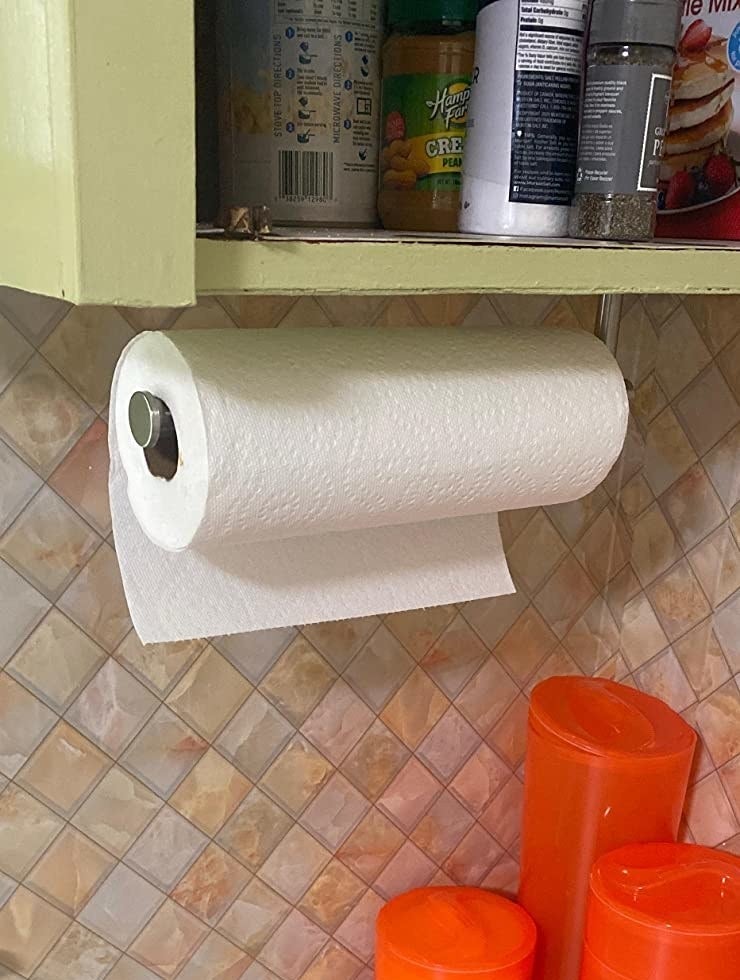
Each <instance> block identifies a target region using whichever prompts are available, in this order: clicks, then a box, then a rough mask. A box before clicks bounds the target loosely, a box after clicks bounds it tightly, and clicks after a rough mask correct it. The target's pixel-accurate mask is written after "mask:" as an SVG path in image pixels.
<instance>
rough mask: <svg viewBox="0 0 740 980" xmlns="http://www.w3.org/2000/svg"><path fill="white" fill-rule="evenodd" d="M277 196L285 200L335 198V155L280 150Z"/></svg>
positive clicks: (313, 151)
mask: <svg viewBox="0 0 740 980" xmlns="http://www.w3.org/2000/svg"><path fill="white" fill-rule="evenodd" d="M278 197H279V198H280V199H281V200H284V201H308V200H310V201H331V200H333V198H334V154H333V153H319V152H318V151H317V150H281V151H280V153H279V156H278Z"/></svg>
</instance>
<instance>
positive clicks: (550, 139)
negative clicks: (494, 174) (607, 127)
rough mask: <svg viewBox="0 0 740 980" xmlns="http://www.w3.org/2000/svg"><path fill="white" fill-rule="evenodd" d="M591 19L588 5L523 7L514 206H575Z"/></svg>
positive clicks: (575, 1) (543, 1)
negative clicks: (581, 97)
mask: <svg viewBox="0 0 740 980" xmlns="http://www.w3.org/2000/svg"><path fill="white" fill-rule="evenodd" d="M587 16H588V2H587V0H537V2H528V0H520V2H519V25H518V37H517V48H516V72H515V76H514V112H513V118H512V144H511V145H512V151H511V186H510V189H509V198H510V200H512V201H517V202H521V203H525V204H527V203H528V204H560V205H568V204H570V202H571V199H572V197H573V186H574V181H575V169H576V155H577V151H578V114H579V109H580V95H581V79H582V71H583V51H584V40H585V32H586V21H587Z"/></svg>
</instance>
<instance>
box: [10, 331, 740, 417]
mask: <svg viewBox="0 0 740 980" xmlns="http://www.w3.org/2000/svg"><path fill="white" fill-rule="evenodd" d="M717 363H718V364H719V366H720V370H721V371H722V374H724V376H725V378H726V379H727V383H728V384H729V386H730V388H732V391H733V394H734V395H735V398H736V399H737V400H738V401H740V338H738V337H736V338H735V339H734V340H733V341H732V343H730V344H728V345H727V347H725V348H724V350H723V351H722V352H721V353H720V355H719V357H718V358H717ZM16 381H17V379H16Z"/></svg>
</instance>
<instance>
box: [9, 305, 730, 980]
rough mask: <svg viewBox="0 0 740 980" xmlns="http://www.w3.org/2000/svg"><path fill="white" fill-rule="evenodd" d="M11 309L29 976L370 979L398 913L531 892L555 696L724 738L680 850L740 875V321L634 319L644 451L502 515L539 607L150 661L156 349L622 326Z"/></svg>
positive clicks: (424, 310)
mask: <svg viewBox="0 0 740 980" xmlns="http://www.w3.org/2000/svg"><path fill="white" fill-rule="evenodd" d="M0 313H2V315H1V316H0V624H1V625H2V629H1V630H0V666H2V667H3V670H2V672H0V774H1V775H0V977H2V978H3V980H11V978H13V980H15V978H17V977H18V976H20V977H26V978H30V977H33V978H34V980H103V978H104V977H108V978H110V980H153V978H154V977H160V978H164V980H174V978H178V980H274V978H275V977H277V978H279V980H299V978H305V980H355V978H360V980H369V978H370V977H371V976H372V957H373V920H374V917H375V914H376V912H377V911H378V909H379V907H380V906H381V904H382V903H383V902H384V901H385V900H386V899H387V898H389V897H390V896H392V895H395V894H397V893H398V892H400V891H403V890H405V889H407V888H410V887H413V886H415V885H421V884H425V883H427V882H460V883H466V884H475V885H483V886H484V887H487V888H493V889H498V890H501V891H503V892H505V893H509V894H510V893H513V892H515V890H516V887H517V874H518V865H517V859H518V825H519V814H520V806H521V799H522V781H521V780H522V762H523V758H524V751H525V733H526V714H527V699H528V695H529V693H530V691H531V689H532V687H533V685H534V684H535V683H537V681H538V680H540V679H542V678H544V677H547V676H549V675H551V674H556V673H572V674H576V673H584V674H599V675H605V676H609V677H614V678H617V679H619V680H621V681H624V682H625V683H629V684H635V685H637V686H639V687H640V688H642V689H643V690H645V691H648V692H650V693H653V694H656V695H658V696H660V697H662V698H664V699H665V700H667V701H668V702H669V703H670V704H671V705H672V706H673V707H674V708H675V709H676V710H677V711H680V712H681V713H682V714H683V715H684V717H685V718H686V719H687V720H688V721H689V722H690V723H691V724H692V725H694V726H695V727H696V728H697V729H698V731H699V733H700V735H701V743H702V747H701V752H700V754H699V755H698V758H697V760H696V766H695V772H694V778H693V785H692V789H691V793H690V798H689V801H688V806H687V811H686V818H685V823H684V828H683V835H684V837H685V838H686V839H687V840H697V841H699V842H702V843H705V844H709V845H713V846H724V847H727V848H729V849H732V850H734V851H735V852H738V853H740V689H739V688H738V679H740V551H739V550H738V541H740V504H739V501H740V405H739V400H740V297H738V298H736V297H732V296H728V297H720V298H711V299H710V298H702V297H691V298H686V299H683V300H681V301H680V300H679V298H678V297H673V296H650V297H647V296H646V297H632V298H629V299H627V300H626V302H625V306H624V313H623V319H622V329H621V335H620V341H619V351H618V356H619V361H620V363H621V365H622V368H623V370H624V372H625V375H626V376H627V377H628V378H629V380H630V382H631V383H632V385H633V386H634V389H635V394H634V401H633V417H632V421H631V426H630V432H629V437H628V440H627V445H626V448H625V451H624V454H623V456H622V458H621V460H620V461H619V463H618V464H617V466H616V467H615V468H614V470H613V471H612V473H611V474H610V475H609V477H608V478H607V479H606V481H605V482H604V484H603V485H602V486H601V487H599V488H598V489H597V490H596V491H595V492H594V493H592V494H591V495H590V496H589V497H587V498H586V499H584V500H581V501H578V502H577V503H573V504H567V505H561V506H557V507H550V508H547V509H545V510H526V511H517V512H512V513H508V514H505V515H503V516H502V531H503V536H504V541H505V545H506V548H507V553H508V556H509V560H510V564H511V568H512V572H513V574H514V576H515V578H516V580H517V582H518V584H519V589H520V590H519V592H518V593H517V594H516V595H515V596H509V597H504V598H500V599H490V600H483V601H479V602H471V603H467V604H463V605H460V606H459V607H458V606H445V607H442V608H438V609H430V610H424V611H417V612H409V613H403V614H397V615H391V616H385V617H374V616H373V617H368V618H365V619H360V620H354V621H348V622H342V623H333V624H327V625H320V626H310V627H304V628H299V627H296V628H291V629H281V630H272V631H269V632H263V633H256V634H249V635H242V636H235V637H229V638H219V637H215V638H213V639H212V640H211V641H210V642H206V641H202V642H190V643H177V644H164V645H159V646H154V647H148V648H144V647H142V645H141V644H140V643H139V641H138V640H137V638H136V636H135V634H134V633H133V632H132V630H131V624H130V620H129V618H128V614H127V609H126V603H125V599H124V596H123V593H122V589H121V584H120V581H119V577H118V570H117V563H116V557H115V552H114V550H113V542H112V538H111V524H110V513H109V510H108V501H107V490H106V482H107V466H108V458H107V442H106V440H107V426H106V402H107V395H108V387H109V384H110V380H111V376H112V372H113V367H114V364H115V361H116V358H117V356H118V354H119V352H120V350H121V348H122V347H123V345H124V344H125V343H126V342H127V341H128V340H129V339H130V338H131V337H132V336H133V335H134V334H135V333H136V332H138V331H140V330H148V329H171V330H180V329H188V328H192V327H232V326H234V325H236V326H241V327H255V326H258V327H275V326H279V325H280V324H293V325H305V326H336V327H346V328H351V327H353V326H358V325H364V324H378V325H386V324H387V325H390V324H395V325H410V324H424V323H441V324H446V325H448V326H449V327H450V328H455V327H458V326H460V325H464V324H474V325H476V326H487V325H493V324H496V323H499V322H502V321H508V322H513V323H516V322H532V321H536V322H539V323H541V324H542V326H543V329H559V328H563V327H566V328H567V327H574V328H581V329H592V328H593V323H594V317H595V313H596V301H595V300H594V299H591V298H588V297H570V298H561V299H557V298H555V297H534V296H529V297H524V296H497V297H495V298H491V299H489V298H480V297H475V296H447V297H437V296H428V297H414V298H400V297H395V298H383V297H364V298H363V297H357V298H346V297H327V298H322V299H312V298H302V299H297V300H295V299H292V298H287V297H253V298H248V297H244V298H231V297H224V298H220V299H204V300H202V301H201V303H200V304H199V306H198V307H197V308H194V309H190V310H186V311H184V312H179V311H176V310H146V311H142V310H133V309H118V310H116V309H105V308H98V309H72V308H70V307H68V306H66V305H65V304H63V303H60V302H57V301H55V300H50V299H44V298H41V297H35V296H28V295H25V294H22V293H18V292H15V291H12V290H4V291H0ZM594 410H595V411H598V406H594ZM646 792H649V787H646Z"/></svg>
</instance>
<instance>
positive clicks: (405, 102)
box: [378, 0, 477, 232]
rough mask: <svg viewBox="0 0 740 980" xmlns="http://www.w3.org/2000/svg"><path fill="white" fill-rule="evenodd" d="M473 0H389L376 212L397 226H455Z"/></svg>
mask: <svg viewBox="0 0 740 980" xmlns="http://www.w3.org/2000/svg"><path fill="white" fill-rule="evenodd" d="M476 11H477V0H390V2H389V5H388V26H389V30H390V36H389V37H388V40H387V41H386V42H385V45H384V47H383V110H382V141H383V142H382V151H381V155H380V189H379V193H378V211H379V213H380V218H381V221H382V222H383V227H384V228H387V229H389V230H395V231H428V232H445V231H457V221H458V209H459V206H460V187H461V183H462V169H463V152H464V148H465V130H466V126H467V118H468V106H469V103H470V84H471V77H472V73H473V60H474V57H475V33H474V25H475V16H476Z"/></svg>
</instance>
